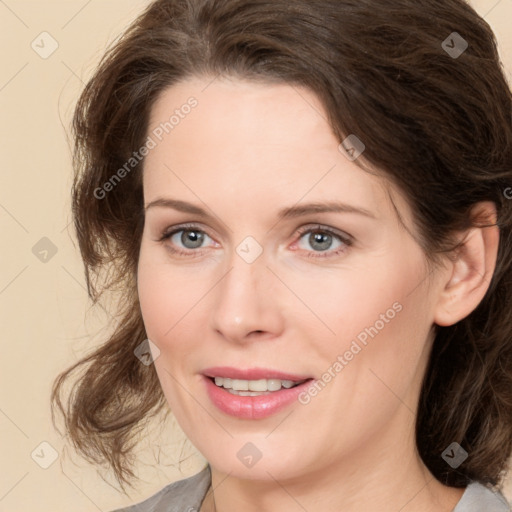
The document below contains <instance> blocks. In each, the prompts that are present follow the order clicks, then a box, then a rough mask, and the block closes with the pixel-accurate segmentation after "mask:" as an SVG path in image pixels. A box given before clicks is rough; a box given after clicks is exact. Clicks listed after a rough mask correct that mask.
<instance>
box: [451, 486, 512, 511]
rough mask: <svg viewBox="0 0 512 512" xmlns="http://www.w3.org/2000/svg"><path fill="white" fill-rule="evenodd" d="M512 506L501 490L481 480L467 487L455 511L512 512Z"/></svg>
mask: <svg viewBox="0 0 512 512" xmlns="http://www.w3.org/2000/svg"><path fill="white" fill-rule="evenodd" d="M511 510H512V508H511V507H510V505H509V504H508V503H507V500H506V499H505V497H504V496H503V494H501V493H500V492H494V491H492V490H491V489H489V488H488V487H486V486H485V485H482V484H481V483H479V482H472V483H471V484H469V485H468V486H467V487H466V490H465V491H464V494H463V495H462V498H461V499H460V501H459V503H458V504H457V506H456V507H455V508H454V509H453V512H484V511H485V512H510V511H511Z"/></svg>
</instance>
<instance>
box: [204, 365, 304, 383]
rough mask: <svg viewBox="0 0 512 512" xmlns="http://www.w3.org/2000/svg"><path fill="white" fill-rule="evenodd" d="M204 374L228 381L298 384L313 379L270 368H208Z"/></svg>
mask: <svg viewBox="0 0 512 512" xmlns="http://www.w3.org/2000/svg"><path fill="white" fill-rule="evenodd" d="M202 373H203V375H206V376H207V377H227V378H228V379H242V380H259V379H279V380H293V381H294V382H298V381H300V380H306V379H310V378H311V376H310V375H292V374H290V373H283V372H280V371H278V370H272V369H270V368H248V369H247V370H242V369H240V368H233V367H232V366H215V367H213V368H206V370H204V371H203V372H202Z"/></svg>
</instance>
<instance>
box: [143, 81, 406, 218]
mask: <svg viewBox="0 0 512 512" xmlns="http://www.w3.org/2000/svg"><path fill="white" fill-rule="evenodd" d="M191 105H193V106H191ZM326 118H327V116H326V113H325V110H324V108H323V106H322V104H321V102H320V100H319V99H318V98H317V97H316V95H315V94H314V93H313V92H312V91H310V90H308V89H305V88H299V87H297V86H294V85H289V84H267V83H256V82H252V81H241V80H235V79H233V80H229V79H224V78H223V79H218V78H217V79H206V78H205V79H202V78H193V79H190V80H187V81H183V82H180V83H177V84H175V85H173V86H171V87H169V88H167V89H166V90H165V91H163V93H162V94H161V95H160V96H159V98H158V100H157V101H156V102H155V103H154V105H153V108H152V110H151V115H150V121H149V130H148V134H149V135H150V136H151V137H152V138H153V139H154V141H155V147H154V148H153V149H152V150H151V152H150V153H149V154H148V156H147V157H146V160H145V164H144V190H145V196H146V200H151V199H154V198H155V196H156V195H158V194H160V195H161V194H162V193H163V192H164V191H167V190H168V191H169V192H170V193H172V192H175V193H176V194H180V195H182V194H185V195H187V196H188V197H190V198H193V195H191V191H194V192H196V195H199V196H200V197H201V198H204V199H205V201H206V199H213V197H212V196H213V195H215V196H217V197H218V195H219V194H225V195H230V196H231V198H234V197H237V198H240V199H241V202H242V203H243V199H244V198H248V196H251V198H253V197H254V196H255V195H258V196H259V197H261V198H262V200H265V202H266V203H268V202H269V201H270V202H276V203H284V202H286V203H287V204H288V203H290V202H298V201H300V200H301V197H304V198H305V199H308V200H316V199H322V198H326V197H327V196H328V197H329V199H337V200H348V199H350V200H351V201H352V203H356V204H358V206H361V207H364V208H368V209H369V208H370V207H371V209H372V210H373V211H374V212H375V213H376V215H389V214H390V213H392V205H391V204H390V201H389V197H388V194H387V192H386V190H385V186H386V185H387V186H388V188H389V187H390V185H389V184H388V183H387V182H386V180H385V179H384V178H382V177H380V176H376V175H372V174H370V173H367V172H365V171H363V170H362V169H361V168H360V167H359V166H358V165H356V164H355V163H354V162H352V161H350V160H349V159H348V158H347V157H346V156H345V155H343V154H342V153H341V152H340V151H339V149H338V146H339V144H340V141H339V140H337V139H336V137H335V135H334V134H333V132H332V130H331V127H330V125H329V123H328V122H327V119H326ZM395 195H396V194H393V197H395ZM306 196H307V197H306ZM196 199H197V198H196ZM398 200H400V199H399V198H398ZM246 204H248V203H246ZM404 206H405V205H404Z"/></svg>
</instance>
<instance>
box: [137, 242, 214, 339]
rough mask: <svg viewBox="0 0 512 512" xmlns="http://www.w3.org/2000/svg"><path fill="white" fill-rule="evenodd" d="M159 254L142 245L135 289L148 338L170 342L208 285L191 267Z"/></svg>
mask: <svg viewBox="0 0 512 512" xmlns="http://www.w3.org/2000/svg"><path fill="white" fill-rule="evenodd" d="M162 253H163V252H162V251H160V250H153V251H151V250H148V249H146V248H145V246H144V243H143V245H142V247H141V254H140V258H139V268H138V275H137V287H138V295H139V302H140V308H141V312H142V317H143V320H144V325H145V327H146V331H147V334H148V337H149V338H150V339H151V338H152V337H153V338H154V340H159V341H160V343H166V340H169V341H170V340H171V339H172V334H173V332H174V331H175V329H177V328H178V327H179V323H181V322H180V321H181V319H185V318H186V317H187V316H188V315H190V314H193V310H194V307H195V306H196V305H197V304H198V302H199V301H200V300H201V298H203V297H204V296H205V294H206V293H207V291H208V283H207V282H206V281H205V280H204V276H203V277H202V278H200V276H199V274H200V273H198V272H197V270H196V271H194V270H193V269H192V267H189V268H186V267H181V268H180V267H177V266H173V265H171V264H168V263H167V262H166V261H165V255H164V257H162Z"/></svg>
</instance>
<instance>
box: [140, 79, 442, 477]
mask: <svg viewBox="0 0 512 512" xmlns="http://www.w3.org/2000/svg"><path fill="white" fill-rule="evenodd" d="M191 97H193V98H194V99H193V100H191V99H190V98H191ZM185 105H193V107H190V108H189V107H185ZM173 115H174V119H173V120H172V121H171V122H170V123H169V119H170V118H171V116H173ZM326 117H327V116H326V114H325V111H324V109H323V108H322V106H321V104H320V102H319V101H318V99H317V98H316V96H315V95H314V94H313V93H312V92H310V91H309V90H306V89H300V88H298V87H294V86H290V85H268V84H267V85H263V84H257V83H251V82H242V81H238V80H234V81H228V80H220V79H216V80H214V81H211V79H208V80H207V79H204V80H202V79H194V80H189V81H186V82H182V83H179V84H177V85H174V86H172V87H170V88H169V89H167V90H166V91H165V93H164V94H163V95H162V96H161V97H160V98H159V99H158V101H157V103H156V104H155V105H154V108H153V110H152V115H151V120H150V130H151V131H149V132H148V135H149V136H150V137H151V139H152V143H151V144H149V145H148V146H152V147H151V149H150V151H149V154H148V155H147V157H146V161H145V168H144V203H145V205H146V220H145V227H144V233H143V237H142V243H141V250H140V261H139V267H138V289H139V295H140V304H141V310H142V314H143V319H144V323H145V326H146V330H147V335H148V337H149V339H150V340H151V341H152V343H154V345H155V346H156V347H158V350H159V356H158V357H157V358H156V360H155V367H156V370H157V373H158V376H159V379H160V382H161V385H162V389H163V392H164V394H165V396H166V398H167V401H168V403H169V405H170V408H171V410H172V411H173V413H174V415H175V417H176V419H177V421H178V423H179V424H180V425H181V427H182V429H183V431H184V432H185V433H186V435H187V436H188V438H189V439H190V440H191V441H192V443H193V444H194V445H195V446H196V447H197V448H198V449H199V451H200V452H201V453H202V454H203V455H204V456H205V457H206V459H207V460H208V461H209V462H210V464H211V465H212V467H214V468H216V469H217V470H219V471H223V472H225V473H231V475H235V476H236V475H239V476H241V477H242V476H245V477H247V478H255V479H266V480H268V479H270V478H276V479H278V480H279V479H280V478H283V477H285V476H286V477H294V476H295V477H299V476H300V475H305V474H307V473H311V472H313V471H319V472H321V471H323V470H327V469H328V468H329V467H330V466H331V467H332V465H334V464H337V465H339V464H344V463H346V464H347V465H348V464H350V463H351V461H352V462H353V460H354V457H357V460H358V461H359V462H362V463H363V464H365V463H367V464H376V463H377V461H379V460H380V459H381V458H380V457H376V453H379V454H381V455H383V454H384V455H385V451H386V450H388V451H389V450H390V449H391V448H390V447H393V448H392V449H393V450H397V451H399V452H400V451H402V452H404V454H408V455H411V451H412V450H413V447H414V435H413V432H414V420H415V413H416V400H417V397H418V393H419V389H420V385H421V379H422V376H423V373H424V370H425V365H426V361H427V356H428V351H429V348H430V341H431V337H432V336H431V335H430V334H431V327H432V324H433V318H434V316H435V307H436V296H437V294H439V290H440V289H441V288H440V284H439V282H440V281H439V279H438V278H437V273H434V274H432V275H430V276H429V271H428V268H427V266H426V261H425V256H424V254H423V252H422V250H421V248H420V247H419V245H418V244H417V243H416V242H415V241H414V239H413V238H412V237H411V236H410V235H409V234H408V233H407V230H405V229H404V228H403V226H402V225H401V224H400V221H399V220H398V217H397V212H396V210H395V209H394V207H393V204H392V202H391V200H390V197H389V194H388V192H387V190H386V188H385V185H386V182H385V181H384V180H383V178H379V177H377V176H375V175H372V174H370V173H367V172H365V171H363V170H361V169H360V168H359V167H358V166H357V165H356V164H355V163H354V161H353V158H354V156H356V155H357V153H355V155H352V156H351V157H349V156H347V155H345V154H343V153H342V152H341V151H340V149H339V147H338V146H339V145H340V142H341V141H338V140H337V139H336V137H335V136H334V135H333V134H332V132H331V130H330V127H329V125H328V123H327V121H326ZM166 122H167V123H168V124H167V125H165V123H166ZM163 127H165V129H163ZM357 136H358V137H359V139H361V140H362V142H363V143H364V133H361V134H357ZM148 140H149V139H148ZM352 140H353V139H352ZM348 145H349V144H348V143H347V146H348ZM389 190H390V192H391V193H392V196H393V202H394V203H395V205H396V208H397V209H398V211H399V212H400V215H401V216H402V218H403V222H404V224H405V225H407V226H408V227H409V228H410V229H412V216H411V211H410V208H409V207H408V205H407V204H406V202H405V200H404V198H403V197H401V196H400V194H399V193H398V191H397V190H396V189H394V188H393V187H391V186H389ZM173 205H174V207H173ZM166 234H169V236H168V237H167V238H164V239H163V237H164V235H166ZM155 354H157V351H155ZM216 367H217V368H219V367H224V368H220V369H215V368H216ZM225 367H230V368H232V369H235V370H233V371H236V370H239V371H240V370H242V373H230V370H229V369H226V368H225ZM212 369H213V370H212ZM254 369H259V370H261V372H260V373H258V372H255V373H252V374H249V373H243V372H244V371H245V370H254ZM265 372H267V373H265ZM205 374H209V375H210V376H211V375H214V376H218V377H229V376H231V377H233V378H234V377H239V378H238V379H237V380H238V381H239V382H237V383H236V387H239V388H243V387H244V386H249V385H250V386H251V388H253V389H268V387H267V388H258V386H259V385H261V384H263V385H265V384H266V385H269V386H270V389H277V388H279V387H281V389H280V390H279V391H267V392H266V394H264V395H260V396H240V395H235V394H233V393H231V392H229V391H227V390H225V389H221V388H220V387H217V386H216V384H214V382H212V380H210V379H209V378H208V377H206V376H205ZM282 374H288V375H284V376H283V375H282ZM286 376H289V377H290V376H291V377H293V378H289V379H286ZM240 377H242V378H240ZM265 377H266V379H270V381H271V382H270V383H269V382H268V380H265V381H263V382H261V381H262V379H263V378H265ZM272 377H274V379H272ZM279 377H281V378H282V379H283V380H285V381H286V380H292V381H294V382H296V381H300V380H303V379H313V380H308V381H307V382H305V383H304V384H302V385H300V386H298V387H297V388H296V389H295V388H290V389H287V388H286V387H285V388H283V387H282V384H283V383H282V382H281V380H279V379H278V378H279ZM247 380H249V381H250V382H249V384H247V383H246V381H247ZM253 381H260V382H258V383H255V382H253ZM218 382H219V383H220V384H222V382H224V384H228V385H229V381H220V380H218ZM232 384H233V383H232ZM284 384H285V386H286V385H289V383H286V382H285V383H284ZM273 386H274V387H273ZM315 390H316V391H315ZM270 475H272V476H270Z"/></svg>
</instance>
